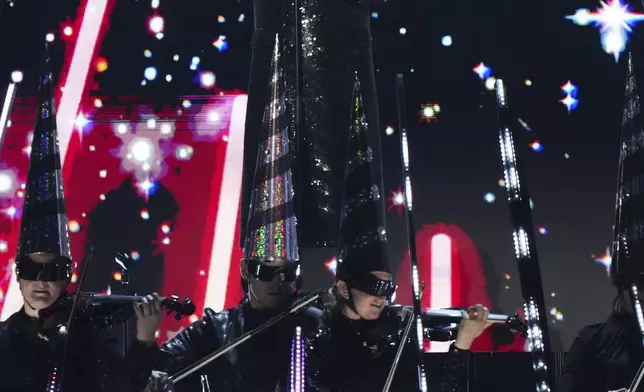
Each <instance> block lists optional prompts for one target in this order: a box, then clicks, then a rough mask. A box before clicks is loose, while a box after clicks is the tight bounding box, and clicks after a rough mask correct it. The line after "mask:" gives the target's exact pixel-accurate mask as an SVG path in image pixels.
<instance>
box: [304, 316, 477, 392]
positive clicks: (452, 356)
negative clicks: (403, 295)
mask: <svg viewBox="0 0 644 392" xmlns="http://www.w3.org/2000/svg"><path fill="white" fill-rule="evenodd" d="M405 325H406V320H403V317H402V315H401V314H400V313H399V311H398V310H396V309H394V308H385V310H383V313H382V315H381V316H380V318H379V319H378V320H374V321H365V320H358V321H352V320H350V319H348V318H347V317H345V316H344V315H342V314H341V313H332V314H331V315H329V316H328V317H326V319H325V322H324V324H323V327H322V328H321V329H320V332H319V333H318V336H316V337H315V338H313V339H312V342H311V343H310V344H309V346H310V347H311V350H310V353H309V355H308V363H307V367H308V374H309V378H310V380H309V385H310V391H316V392H378V391H382V390H383V387H384V386H385V382H386V380H387V376H388V375H389V371H390V369H391V366H392V364H393V361H394V357H395V355H396V351H397V350H398V347H399V345H400V344H401V341H400V338H401V337H402V334H403V331H404V328H405ZM412 328H413V327H412ZM410 335H414V336H411V338H410V339H408V341H407V342H406V344H407V346H406V347H405V348H404V350H403V356H402V357H401V360H400V362H399V364H398V368H397V371H396V375H395V378H394V382H393V384H392V387H391V390H392V391H396V392H412V391H413V392H415V391H418V390H419V388H418V382H417V380H418V377H417V365H418V361H417V351H416V350H417V348H416V340H415V333H414V330H413V329H412V330H411V331H410ZM466 357H467V351H461V350H457V349H455V348H453V349H452V350H451V352H450V353H449V354H448V355H447V356H446V358H445V362H444V363H443V364H442V366H441V368H440V369H438V370H439V371H438V372H437V373H436V374H427V383H428V390H430V391H433V392H453V391H456V390H457V388H458V385H459V381H460V379H461V378H462V376H463V375H464V369H465V361H466ZM426 371H427V369H426Z"/></svg>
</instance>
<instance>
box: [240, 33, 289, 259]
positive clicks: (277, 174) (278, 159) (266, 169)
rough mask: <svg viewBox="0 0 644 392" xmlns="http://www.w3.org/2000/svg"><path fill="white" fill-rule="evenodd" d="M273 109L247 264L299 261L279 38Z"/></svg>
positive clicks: (266, 123)
mask: <svg viewBox="0 0 644 392" xmlns="http://www.w3.org/2000/svg"><path fill="white" fill-rule="evenodd" d="M271 69H272V72H271V74H272V77H271V80H270V86H269V91H270V97H269V103H268V105H267V106H266V109H265V110H264V119H263V124H262V137H261V139H260V140H261V141H260V145H259V149H258V154H257V166H256V169H255V180H254V183H253V193H252V196H251V204H250V211H249V214H248V224H247V225H246V233H245V234H246V237H245V240H244V258H245V259H246V260H249V261H250V260H253V261H260V262H272V261H280V260H281V261H285V262H287V263H294V262H298V261H299V258H300V257H299V247H298V241H297V230H296V229H297V219H296V216H295V205H294V201H293V196H294V191H295V190H294V189H293V173H292V151H293V146H291V144H290V141H289V137H288V136H289V132H290V130H289V125H288V124H289V121H288V118H287V115H288V109H287V107H286V95H285V94H286V88H287V86H286V79H285V77H284V76H285V75H284V67H283V64H282V54H281V47H280V39H279V37H278V36H276V42H275V49H274V52H273V59H272V61H271Z"/></svg>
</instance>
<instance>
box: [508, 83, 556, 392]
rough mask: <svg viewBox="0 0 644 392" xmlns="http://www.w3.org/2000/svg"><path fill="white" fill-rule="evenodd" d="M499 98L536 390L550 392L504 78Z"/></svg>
mask: <svg viewBox="0 0 644 392" xmlns="http://www.w3.org/2000/svg"><path fill="white" fill-rule="evenodd" d="M496 99H497V115H498V126H499V143H500V147H501V158H502V162H503V170H504V177H505V187H506V190H507V192H508V202H509V205H510V215H511V218H512V224H513V226H514V230H513V239H514V249H515V254H516V258H517V262H518V270H519V278H520V282H521V292H522V295H523V300H524V311H525V317H526V322H527V324H528V344H529V350H530V351H531V352H532V354H533V366H534V371H535V378H536V382H537V385H536V391H537V392H549V391H551V388H550V385H553V381H554V377H553V372H552V370H553V366H548V364H549V363H550V362H551V361H550V357H551V355H550V350H551V345H550V334H549V331H548V323H547V320H546V314H547V313H546V306H545V300H544V295H543V285H542V282H541V270H540V268H539V259H538V257H537V249H536V244H535V236H534V229H533V223H532V210H531V208H530V196H529V193H528V189H527V184H526V182H525V180H524V177H523V173H522V169H523V167H522V166H523V165H522V161H521V155H520V154H519V153H518V151H517V149H516V147H515V136H516V135H515V134H514V132H513V130H512V125H514V118H515V117H512V115H511V113H510V109H509V106H508V100H507V96H506V90H505V86H504V84H503V80H501V79H498V80H497V81H496Z"/></svg>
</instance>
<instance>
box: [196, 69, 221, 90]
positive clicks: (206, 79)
mask: <svg viewBox="0 0 644 392" xmlns="http://www.w3.org/2000/svg"><path fill="white" fill-rule="evenodd" d="M216 81H217V78H216V77H215V74H214V73H212V72H210V71H205V72H202V73H201V75H199V84H200V85H201V87H203V88H206V89H211V88H213V87H215V82H216Z"/></svg>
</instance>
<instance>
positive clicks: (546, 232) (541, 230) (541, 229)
mask: <svg viewBox="0 0 644 392" xmlns="http://www.w3.org/2000/svg"><path fill="white" fill-rule="evenodd" d="M537 230H538V231H539V234H541V235H548V230H547V229H546V228H545V227H543V226H540V227H539V228H538V229H537Z"/></svg>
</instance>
